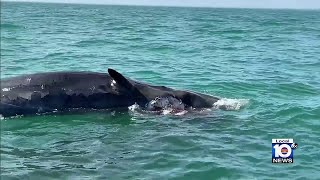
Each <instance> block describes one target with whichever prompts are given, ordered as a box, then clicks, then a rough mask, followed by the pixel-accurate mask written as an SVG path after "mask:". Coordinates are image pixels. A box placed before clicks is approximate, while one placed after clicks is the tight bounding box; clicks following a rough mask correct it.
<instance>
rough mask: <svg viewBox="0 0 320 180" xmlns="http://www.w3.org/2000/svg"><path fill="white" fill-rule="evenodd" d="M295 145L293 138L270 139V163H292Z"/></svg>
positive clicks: (296, 145)
mask: <svg viewBox="0 0 320 180" xmlns="http://www.w3.org/2000/svg"><path fill="white" fill-rule="evenodd" d="M297 147H298V144H297V143H294V142H293V139H272V163H293V151H294V149H296V148H297Z"/></svg>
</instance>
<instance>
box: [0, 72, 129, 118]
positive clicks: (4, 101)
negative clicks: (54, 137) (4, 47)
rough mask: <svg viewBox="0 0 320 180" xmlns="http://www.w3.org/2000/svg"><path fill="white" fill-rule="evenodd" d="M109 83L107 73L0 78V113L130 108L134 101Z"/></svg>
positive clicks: (65, 73) (73, 73)
mask: <svg viewBox="0 0 320 180" xmlns="http://www.w3.org/2000/svg"><path fill="white" fill-rule="evenodd" d="M111 80H112V78H111V77H110V76H109V75H108V74H107V73H95V72H50V73H37V74H30V75H22V76H17V77H12V78H6V79H1V106H0V108H1V109H0V114H2V115H4V116H8V114H10V115H15V114H14V113H16V112H19V114H30V113H35V112H47V111H52V110H64V109H69V108H93V109H107V108H116V107H125V106H129V105H132V104H133V103H134V100H133V99H132V98H131V97H130V96H127V95H125V94H119V93H118V92H117V91H116V89H115V88H113V87H111ZM9 110H10V111H9ZM12 113H13V114H12Z"/></svg>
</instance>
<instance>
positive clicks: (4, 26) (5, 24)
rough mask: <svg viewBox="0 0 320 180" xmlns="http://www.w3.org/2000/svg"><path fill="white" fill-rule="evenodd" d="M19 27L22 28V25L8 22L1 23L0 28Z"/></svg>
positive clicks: (11, 28)
mask: <svg viewBox="0 0 320 180" xmlns="http://www.w3.org/2000/svg"><path fill="white" fill-rule="evenodd" d="M19 28H24V27H23V26H20V25H16V24H10V23H1V29H10V30H13V29H19Z"/></svg>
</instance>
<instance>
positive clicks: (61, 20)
mask: <svg viewBox="0 0 320 180" xmlns="http://www.w3.org/2000/svg"><path fill="white" fill-rule="evenodd" d="M319 55H320V11H317V10H314V11H307V10H264V9H260V10H257V9H213V8H212V9H209V8H175V7H138V6H98V5H70V4H37V3H9V2H1V78H5V77H11V76H16V75H19V74H26V73H34V72H48V71H61V70H74V71H75V70H77V71H78V70H79V71H80V70H89V71H98V72H106V70H107V68H108V67H112V68H115V69H116V70H118V71H119V72H122V73H123V74H124V75H126V76H128V77H131V78H134V79H136V80H140V81H144V82H148V83H152V84H157V85H166V86H169V87H173V88H179V89H189V90H193V91H198V92H203V93H207V94H211V95H214V96H218V97H221V98H225V103H227V104H228V103H229V105H230V106H232V107H233V108H232V110H229V111H224V110H215V109H213V110H212V111H208V112H206V113H202V114H201V113H187V114H186V115H183V116H175V115H154V114H141V113H136V112H129V111H128V112H110V111H103V112H82V113H77V114H72V113H64V114H62V113H61V114H60V113H58V114H49V115H41V116H29V117H16V118H8V119H2V120H1V121H0V125H1V147H0V148H1V149H0V152H1V179H41V180H42V179H183V180H185V179H320V153H319V149H320V56H319ZM239 107H240V109H238V108H239ZM272 138H293V139H294V141H295V142H297V143H298V145H299V147H298V148H297V149H296V150H295V152H294V163H293V164H272V163H271V139H272Z"/></svg>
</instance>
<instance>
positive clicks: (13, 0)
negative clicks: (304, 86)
mask: <svg viewBox="0 0 320 180" xmlns="http://www.w3.org/2000/svg"><path fill="white" fill-rule="evenodd" d="M3 2H8V3H40V4H70V5H89V6H90V5H102V6H142V7H173V8H208V9H210V8H212V9H215V8H216V9H261V10H263V9H265V10H320V8H283V7H236V6H184V5H148V4H117V3H114V4H111V3H82V2H44V1H41V0H34V1H25V0H2V1H1V3H3ZM2 8H3V7H2Z"/></svg>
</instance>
